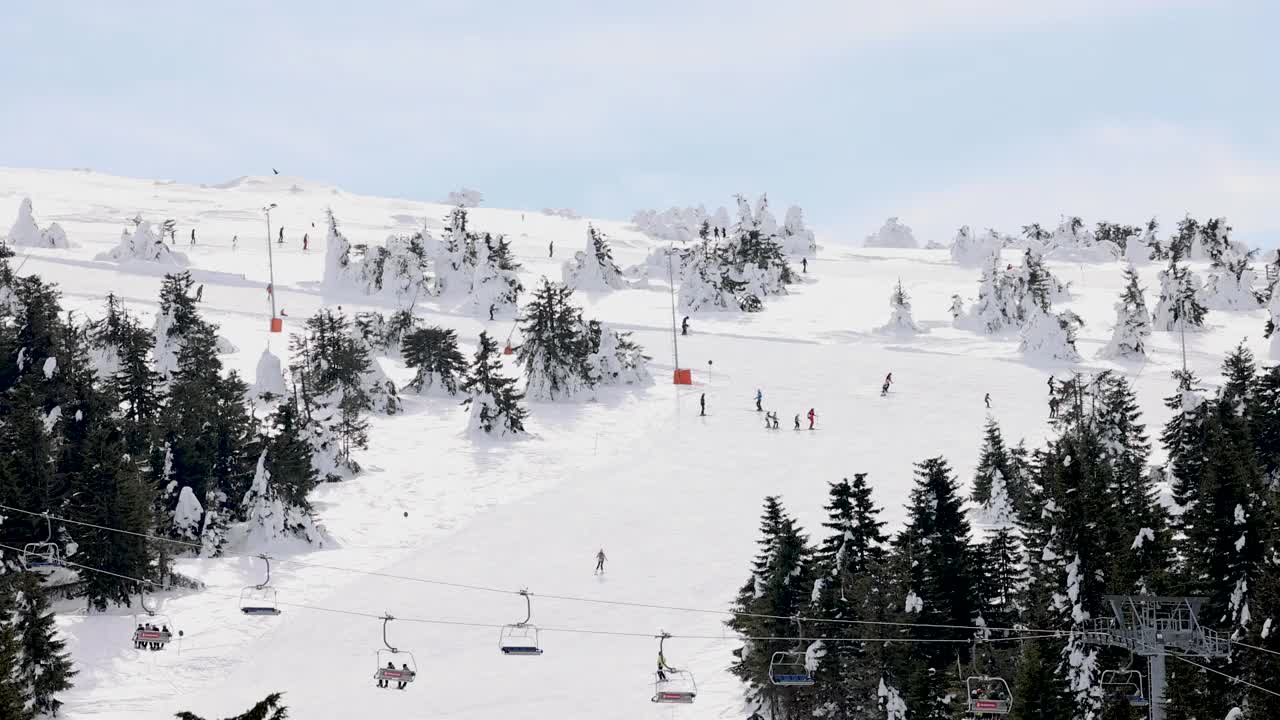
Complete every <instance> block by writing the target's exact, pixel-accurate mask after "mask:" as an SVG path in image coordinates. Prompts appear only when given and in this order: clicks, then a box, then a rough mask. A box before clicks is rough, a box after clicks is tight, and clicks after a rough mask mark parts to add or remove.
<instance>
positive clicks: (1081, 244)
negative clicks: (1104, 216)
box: [1044, 216, 1121, 262]
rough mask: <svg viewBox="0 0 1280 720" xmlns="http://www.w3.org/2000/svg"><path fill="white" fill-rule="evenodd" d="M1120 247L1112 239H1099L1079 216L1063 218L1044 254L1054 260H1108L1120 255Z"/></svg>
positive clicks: (1050, 238)
mask: <svg viewBox="0 0 1280 720" xmlns="http://www.w3.org/2000/svg"><path fill="white" fill-rule="evenodd" d="M1120 253H1121V250H1120V247H1119V246H1118V245H1116V244H1115V243H1114V242H1112V241H1111V240H1105V241H1099V240H1098V238H1097V237H1095V236H1094V234H1093V233H1092V232H1090V231H1089V229H1088V228H1087V227H1085V224H1084V221H1083V220H1081V219H1080V218H1079V217H1076V216H1071V217H1067V218H1063V220H1062V222H1060V223H1058V227H1057V229H1056V230H1054V231H1053V234H1052V235H1050V236H1049V240H1048V242H1047V243H1046V245H1045V251H1044V254H1045V256H1046V257H1049V258H1052V259H1054V260H1068V261H1071V262H1106V261H1109V260H1114V259H1116V258H1118V257H1120Z"/></svg>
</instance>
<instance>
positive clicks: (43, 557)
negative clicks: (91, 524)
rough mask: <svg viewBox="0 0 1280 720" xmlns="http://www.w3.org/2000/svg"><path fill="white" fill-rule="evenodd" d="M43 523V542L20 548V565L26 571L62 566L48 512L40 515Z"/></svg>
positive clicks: (28, 544) (60, 554)
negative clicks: (23, 566) (24, 567)
mask: <svg viewBox="0 0 1280 720" xmlns="http://www.w3.org/2000/svg"><path fill="white" fill-rule="evenodd" d="M40 515H41V516H43V517H44V522H45V538H44V542H33V543H27V544H26V545H23V546H22V564H23V565H25V566H26V568H27V569H28V570H50V569H53V568H56V567H60V566H61V565H62V553H61V551H59V549H58V545H57V543H55V542H53V521H52V520H50V519H49V513H48V512H42V513H40Z"/></svg>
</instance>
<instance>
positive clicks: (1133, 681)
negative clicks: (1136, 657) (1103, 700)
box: [1102, 670, 1151, 707]
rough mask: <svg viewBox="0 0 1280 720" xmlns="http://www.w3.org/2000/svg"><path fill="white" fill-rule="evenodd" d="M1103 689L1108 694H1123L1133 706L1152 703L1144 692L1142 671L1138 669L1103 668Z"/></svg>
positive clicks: (1144, 705)
mask: <svg viewBox="0 0 1280 720" xmlns="http://www.w3.org/2000/svg"><path fill="white" fill-rule="evenodd" d="M1102 690H1103V692H1104V693H1106V694H1107V695H1123V696H1124V699H1125V700H1127V701H1128V702H1129V704H1130V705H1131V706H1133V707H1148V706H1149V705H1151V700H1150V699H1148V698H1147V696H1146V694H1145V693H1143V692H1142V673H1141V672H1140V671H1138V670H1103V671H1102Z"/></svg>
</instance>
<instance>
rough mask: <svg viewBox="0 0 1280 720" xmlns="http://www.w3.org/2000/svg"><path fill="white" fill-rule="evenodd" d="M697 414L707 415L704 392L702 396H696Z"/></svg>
mask: <svg viewBox="0 0 1280 720" xmlns="http://www.w3.org/2000/svg"><path fill="white" fill-rule="evenodd" d="M698 416H699V417H706V416H707V394H706V393H702V396H701V397H699V398H698Z"/></svg>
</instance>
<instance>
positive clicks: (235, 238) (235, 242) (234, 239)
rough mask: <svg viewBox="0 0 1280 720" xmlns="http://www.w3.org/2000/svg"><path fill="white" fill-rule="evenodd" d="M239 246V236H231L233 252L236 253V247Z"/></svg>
mask: <svg viewBox="0 0 1280 720" xmlns="http://www.w3.org/2000/svg"><path fill="white" fill-rule="evenodd" d="M239 244H240V236H239V235H232V236H231V252H235V251H236V246H237V245H239Z"/></svg>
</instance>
